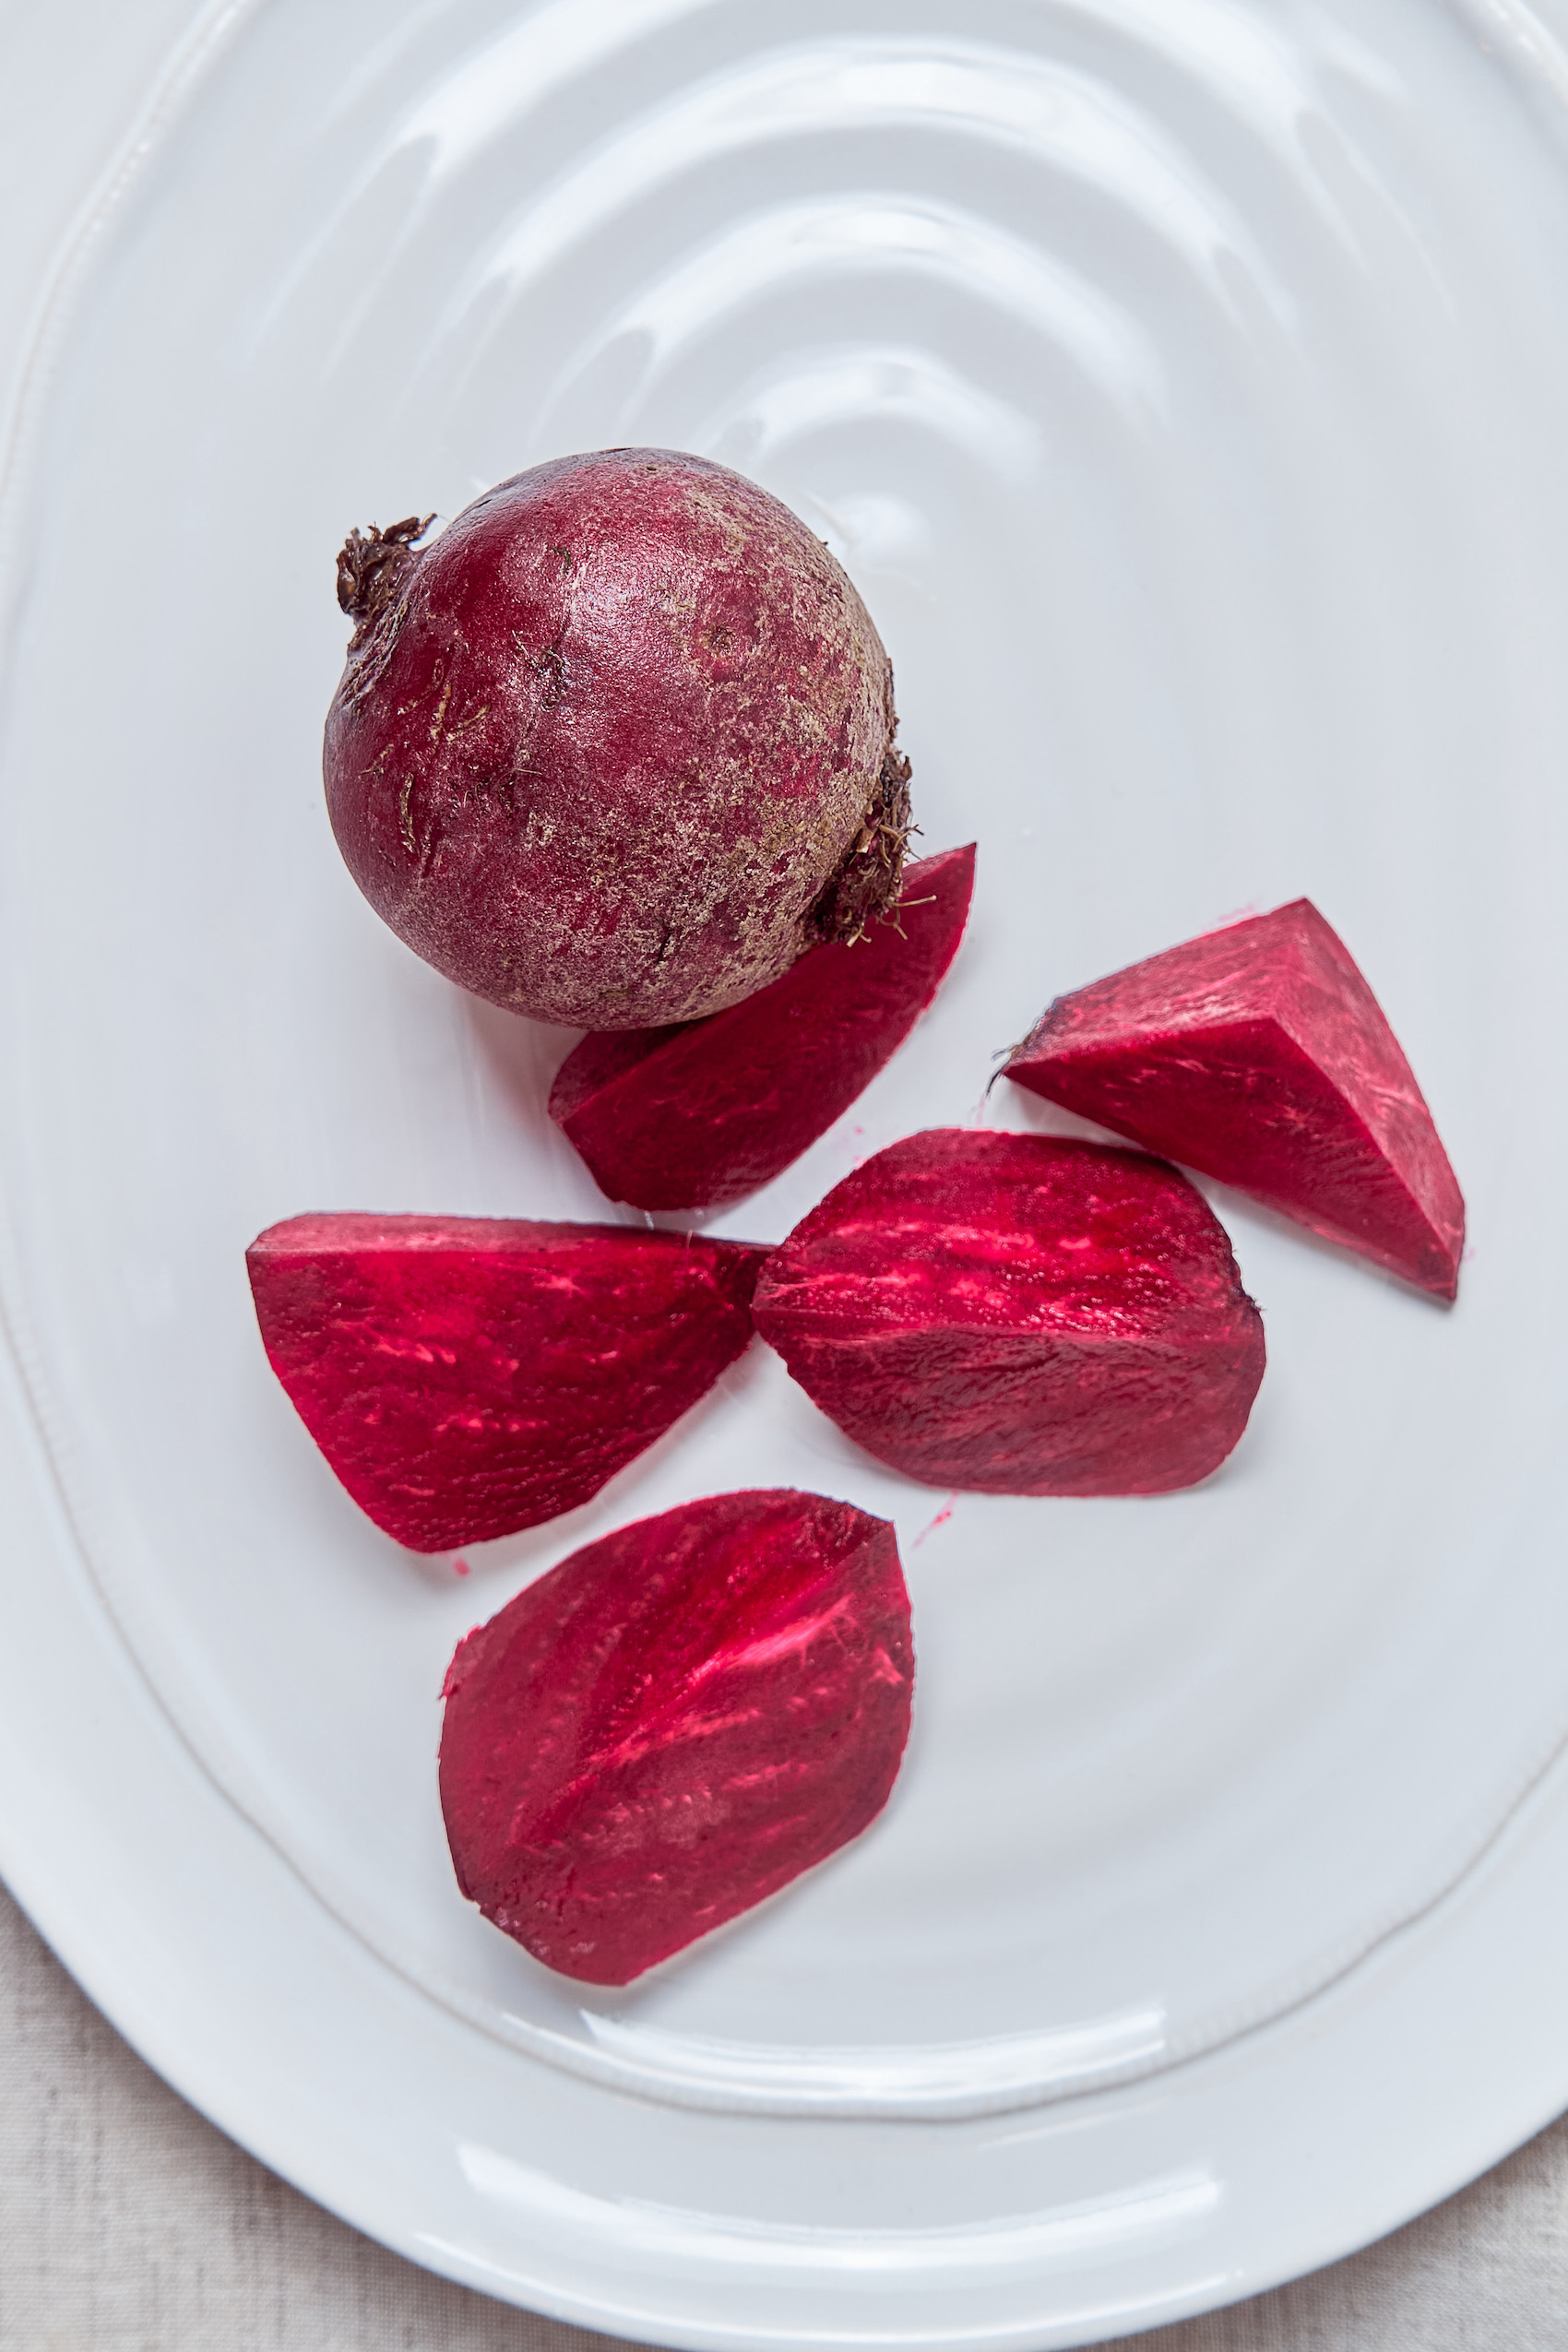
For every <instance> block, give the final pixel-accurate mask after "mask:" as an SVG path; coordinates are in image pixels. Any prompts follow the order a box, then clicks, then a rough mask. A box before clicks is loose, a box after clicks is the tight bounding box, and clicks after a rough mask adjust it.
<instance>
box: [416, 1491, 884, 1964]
mask: <svg viewBox="0 0 1568 2352" xmlns="http://www.w3.org/2000/svg"><path fill="white" fill-rule="evenodd" d="M913 1680H914V1655H913V1649H912V1645H911V1643H910V1638H909V1595H908V1593H907V1592H906V1591H905V1588H904V1577H903V1572H902V1570H901V1568H900V1567H899V1564H898V1551H897V1544H896V1543H895V1541H894V1536H893V1530H892V1528H891V1527H890V1526H887V1524H886V1523H885V1521H884V1520H881V1519H873V1518H870V1517H868V1516H867V1515H866V1514H865V1513H864V1512H863V1511H857V1510H855V1509H854V1508H853V1506H852V1505H851V1504H849V1503H829V1502H826V1501H825V1500H824V1499H823V1497H822V1496H820V1495H814V1494H798V1493H795V1492H792V1491H789V1490H787V1489H784V1490H775V1491H770V1492H767V1491H765V1492H760V1493H751V1494H721V1495H715V1496H713V1497H712V1498H711V1499H710V1500H708V1501H707V1502H702V1503H683V1504H682V1505H681V1506H680V1507H679V1509H677V1510H674V1511H666V1512H664V1513H663V1514H662V1515H660V1516H659V1518H656V1519H644V1520H641V1521H639V1522H638V1523H637V1525H636V1526H630V1527H623V1528H621V1529H620V1530H619V1532H618V1533H616V1534H614V1535H612V1536H605V1537H603V1538H601V1539H600V1541H599V1542H598V1543H591V1544H588V1545H587V1546H585V1548H584V1549H583V1550H581V1551H576V1552H574V1553H573V1554H572V1556H571V1558H570V1559H569V1560H565V1561H563V1562H562V1563H561V1565H560V1566H559V1567H558V1568H554V1569H552V1571H551V1573H550V1574H548V1575H547V1576H542V1577H540V1579H539V1581H538V1583H536V1584H532V1585H529V1586H528V1588H527V1590H526V1591H524V1592H521V1593H519V1594H518V1596H517V1599H516V1600H514V1601H511V1602H509V1603H508V1604H507V1606H506V1607H505V1609H504V1610H502V1611H501V1613H500V1615H499V1616H497V1617H493V1618H492V1619H491V1621H490V1622H489V1624H488V1625H481V1626H480V1627H479V1628H478V1630H477V1631H476V1632H474V1633H470V1634H469V1636H468V1638H467V1640H466V1641H464V1642H461V1643H460V1644H459V1645H458V1647H457V1656H456V1657H454V1658H453V1660H452V1665H451V1668H450V1670H449V1671H448V1673H447V1677H446V1685H445V1700H446V1714H445V1723H444V1725H443V1728H442V1734H441V1804H442V1810H443V1812H444V1813H445V1818H446V1835H447V1837H448V1839H449V1841H450V1844H451V1847H452V1859H453V1863H454V1866H455V1868H456V1870H457V1883H458V1884H459V1886H460V1887H461V1888H462V1890H463V1893H464V1894H465V1895H467V1896H468V1897H469V1901H470V1902H473V1903H477V1904H478V1905H479V1907H480V1908H481V1910H482V1911H483V1912H484V1914H485V1916H486V1918H490V1919H493V1920H494V1922H495V1924H496V1926H497V1927H498V1928H502V1929H504V1930H505V1932H506V1933H507V1934H508V1935H510V1936H515V1937H516V1938H517V1942H519V1943H521V1944H523V1945H525V1946H526V1948H527V1949H528V1950H529V1952H531V1953H532V1954H533V1955H534V1957H535V1958H536V1959H538V1960H542V1961H543V1962H544V1963H545V1965H546V1966H548V1967H552V1968H558V1969H560V1970H561V1971H562V1973H563V1974H564V1975H565V1976H568V1977H576V1978H579V1979H580V1980H581V1981H583V1982H585V1983H587V1984H596V1985H624V1984H628V1983H630V1981H631V1979H632V1978H634V1977H637V1976H640V1975H641V1974H642V1972H643V1970H644V1969H645V1968H651V1967H653V1966H656V1964H657V1963H658V1962H659V1961H660V1960H665V1959H668V1958H669V1956H670V1954H671V1953H674V1952H679V1951H681V1950H682V1949H683V1946H684V1945H686V1944H688V1943H691V1942H695V1939H696V1938H697V1937H698V1936H701V1935H706V1934H707V1932H708V1930H710V1929H712V1928H717V1927H719V1926H721V1925H722V1924H723V1922H724V1921H725V1920H726V1919H732V1918H735V1917H736V1915H737V1914H738V1913H739V1912H742V1911H746V1910H749V1909H750V1908H751V1907H752V1906H753V1905H754V1904H755V1903H760V1902H762V1901H763V1900H764V1899H765V1897H766V1896H767V1895H772V1894H774V1893H776V1892H777V1890H778V1888H779V1887H781V1886H787V1885H788V1884H789V1883H790V1880H791V1879H793V1878H798V1877H799V1875H800V1873H801V1872H802V1871H807V1870H810V1869H811V1868H812V1866H813V1864H814V1863H815V1862H820V1861H823V1860H824V1859H826V1857H827V1856H828V1855H829V1854H833V1853H836V1852H837V1849H838V1847H840V1846H843V1845H846V1844H847V1843H848V1841H849V1839H850V1838H851V1837H857V1836H858V1835H860V1833H861V1830H862V1829H864V1828H865V1827H866V1825H867V1823H869V1822H871V1821H873V1820H874V1819H875V1817H876V1815H877V1814H878V1813H879V1812H881V1811H882V1808H883V1806H884V1805H885V1803H886V1802H887V1798H888V1794H889V1792H890V1790H891V1788H892V1787H893V1782H894V1779H895V1776H897V1770H898V1764H899V1760H900V1758H901V1757H902V1755H903V1752H904V1746H905V1742H906V1740H908V1738H909V1697H910V1691H911V1687H912V1683H913Z"/></svg>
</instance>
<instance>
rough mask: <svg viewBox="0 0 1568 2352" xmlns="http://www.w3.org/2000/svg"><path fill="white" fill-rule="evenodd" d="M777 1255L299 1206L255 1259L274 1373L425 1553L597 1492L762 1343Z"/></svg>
mask: <svg viewBox="0 0 1568 2352" xmlns="http://www.w3.org/2000/svg"><path fill="white" fill-rule="evenodd" d="M765 1256H766V1251H764V1250H761V1249H754V1248H753V1247H752V1246H751V1244H750V1243H748V1242H742V1241H705V1240H701V1239H699V1238H697V1237H695V1236H693V1235H688V1234H684V1233H647V1232H636V1231H633V1230H631V1229H628V1228H626V1227H624V1226H619V1225H536V1224H529V1223H525V1222H523V1221H521V1220H518V1219H511V1218H482V1217H443V1218H435V1217H295V1218H290V1220H289V1221H288V1223H287V1224H284V1225H274V1226H273V1227H271V1229H269V1230H268V1231H267V1232H266V1233H263V1234H262V1235H261V1237H260V1239H259V1240H257V1241H253V1242H252V1244H251V1246H250V1248H249V1250H248V1251H247V1252H246V1253H245V1262H246V1264H247V1265H248V1266H249V1268H250V1277H251V1289H252V1291H253V1292H254V1294H255V1311H256V1317H257V1320H258V1321H259V1323H260V1324H261V1336H262V1338H263V1340H264V1341H265V1343H266V1347H267V1357H268V1360H270V1362H271V1365H272V1369H273V1371H274V1372H276V1373H277V1375H278V1377H279V1380H280V1381H281V1382H282V1384H283V1385H284V1387H285V1388H286V1389H287V1390H288V1392H289V1395H290V1397H291V1399H292V1401H293V1404H294V1406H295V1408H297V1410H298V1412H299V1415H300V1418H301V1420H303V1422H304V1425H305V1427H306V1428H307V1429H308V1430H309V1431H310V1433H311V1435H312V1437H314V1438H315V1442H316V1443H317V1444H318V1445H319V1446H320V1448H321V1450H322V1452H323V1453H324V1454H325V1455H326V1456H327V1460H328V1462H330V1463H331V1465H332V1467H333V1468H334V1469H335V1470H336V1471H337V1473H338V1476H339V1478H340V1479H342V1481H343V1484H344V1485H345V1486H346V1487H347V1488H348V1490H349V1492H350V1494H351V1495H352V1496H353V1498H354V1501H355V1502H356V1503H358V1504H359V1505H360V1508H361V1509H362V1510H363V1511H367V1512H368V1513H369V1514H370V1516H371V1517H372V1518H373V1519H374V1521H375V1524H376V1526H378V1527H384V1528H385V1529H386V1533H387V1534H388V1535H389V1536H395V1537H396V1538H397V1539H398V1542H399V1543H402V1544H408V1545H409V1546H410V1548H411V1549H412V1550H415V1551H445V1550H450V1549H452V1547H453V1546H455V1545H457V1544H464V1543H482V1542H483V1541H484V1539H485V1538H486V1537H489V1536H505V1535H512V1534H514V1533H515V1532H516V1531H517V1528H519V1527H531V1526H537V1525H538V1523H539V1521H540V1520H541V1519H553V1518H554V1517H555V1516H556V1515H557V1514H558V1513H560V1512H562V1511H571V1510H574V1509H575V1508H576V1505H577V1504H578V1503H586V1502H587V1501H588V1497H589V1496H590V1495H593V1494H597V1493H598V1491H599V1490H600V1487H601V1486H602V1485H603V1484H604V1482H605V1480H606V1479H610V1478H613V1476H614V1474H615V1472H616V1471H617V1470H619V1469H621V1468H622V1467H624V1465H625V1464H626V1463H627V1462H629V1461H631V1460H632V1458H633V1456H634V1455H637V1454H640V1453H641V1452H642V1450H643V1448H644V1447H645V1446H646V1445H651V1444H652V1443H653V1441H654V1439H655V1438H656V1437H659V1436H661V1435H662V1433H663V1432H664V1431H665V1430H667V1429H668V1428H669V1427H670V1424H671V1421H674V1420H679V1418H680V1416H681V1415H682V1414H683V1412H685V1410H686V1409H687V1408H688V1406H691V1405H695V1403H696V1401H697V1398H698V1397H699V1396H702V1394H703V1393H704V1391H705V1390H706V1389H707V1388H709V1387H711V1386H712V1384H713V1383H714V1381H716V1380H717V1379H718V1377H719V1373H720V1372H722V1371H723V1370H724V1367H725V1365H726V1364H730V1363H733V1361H734V1360H735V1358H736V1357H737V1356H738V1355H740V1353H741V1352H742V1348H744V1347H745V1345H746V1343H747V1341H748V1340H749V1339H750V1337H751V1333H752V1324H751V1315H750V1313H749V1306H750V1301H751V1295H752V1289H753V1287H754V1283H755V1281H756V1276H757V1268H758V1266H759V1265H761V1263H762V1260H763V1259H764V1257H765Z"/></svg>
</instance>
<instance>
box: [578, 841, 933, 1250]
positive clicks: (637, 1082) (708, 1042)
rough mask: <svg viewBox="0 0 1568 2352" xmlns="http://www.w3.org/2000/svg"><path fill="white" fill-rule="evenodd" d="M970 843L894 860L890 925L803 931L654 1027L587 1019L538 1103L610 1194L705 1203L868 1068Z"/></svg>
mask: <svg viewBox="0 0 1568 2352" xmlns="http://www.w3.org/2000/svg"><path fill="white" fill-rule="evenodd" d="M974 879H975V852H974V845H973V843H972V842H971V843H970V845H969V846H968V849H944V851H943V852H942V853H941V855H940V856H938V857H934V858H921V861H920V862H919V863H918V864H916V865H910V866H907V867H906V868H905V873H904V883H905V895H904V898H903V901H902V904H901V906H900V909H899V911H898V917H897V923H898V928H897V929H896V928H895V927H894V924H893V923H892V922H890V921H885V922H873V924H872V925H871V927H870V928H869V930H868V931H867V932H866V933H865V936H864V937H863V938H862V939H861V940H859V941H857V943H856V944H855V945H854V946H852V947H841V946H836V945H835V946H826V947H814V948H812V949H810V950H809V951H808V952H807V953H806V954H805V955H804V956H802V957H801V958H800V960H799V962H798V963H796V964H793V965H791V966H790V969H789V970H788V971H787V972H786V973H785V974H784V976H783V978H782V979H781V980H774V981H773V982H772V983H771V984H770V985H769V986H768V987H766V988H764V989H760V990H759V991H758V992H757V993H756V994H755V995H754V996H748V997H747V998H745V999H744V1001H743V1002H742V1004H734V1005H731V1008H730V1010H729V1011H728V1012H726V1013H715V1014H714V1015H713V1016H711V1017H710V1018H709V1019H707V1020H706V1021H692V1022H687V1023H685V1024H684V1025H683V1026H678V1027H676V1028H662V1029H596V1030H592V1031H590V1032H589V1034H588V1036H587V1037H585V1038H584V1039H583V1040H582V1042H581V1043H580V1044H579V1045H577V1046H575V1047H574V1048H573V1050H572V1051H571V1052H570V1053H569V1054H568V1055H567V1056H566V1059H565V1061H564V1062H563V1063H562V1064H561V1067H560V1069H559V1070H558V1071H557V1073H556V1076H555V1084H554V1086H553V1087H552V1089H551V1095H550V1115H551V1117H552V1119H553V1120H554V1121H555V1123H556V1124H557V1126H558V1127H560V1128H561V1129H562V1131H563V1133H564V1134H566V1135H567V1136H568V1137H569V1138H570V1139H571V1141H572V1143H573V1144H574V1145H575V1146H576V1148H577V1150H578V1151H579V1152H580V1153H581V1155H582V1157H583V1158H584V1159H585V1160H586V1161H587V1163H588V1169H589V1171H590V1172H591V1174H592V1176H593V1180H594V1182H595V1183H596V1184H597V1185H598V1186H599V1188H600V1192H601V1193H604V1194H607V1195H608V1196H609V1198H610V1199H612V1200H617V1201H630V1202H631V1203H632V1204H633V1205H634V1206H636V1207H637V1208H712V1207H716V1206H719V1203H721V1202H724V1201H734V1200H739V1199H740V1198H741V1197H742V1194H746V1193H752V1192H755V1191H756V1190H757V1188H758V1186H759V1185H763V1184H766V1183H769V1182H772V1180H773V1178H774V1177H775V1176H777V1175H778V1174H779V1173H780V1171H781V1170H784V1169H786V1168H788V1166H789V1165H790V1161H791V1160H792V1159H798V1158H800V1156H801V1154H802V1152H803V1151H804V1150H805V1149H806V1147H807V1146H808V1145H810V1144H814V1142H815V1141H816V1139H817V1137H818V1136H819V1135H821V1134H826V1131H827V1129H828V1128H829V1127H831V1126H832V1124H833V1122H834V1121H835V1120H836V1119H837V1118H838V1117H839V1116H840V1114H841V1113H842V1112H843V1111H847V1110H848V1109H849V1105H850V1103H851V1102H853V1101H854V1099H855V1097H856V1096H857V1095H858V1094H860V1093H861V1092H862V1091H863V1090H864V1088H865V1087H868V1086H869V1085H870V1084H871V1081H872V1080H873V1078H874V1077H875V1075H876V1074H877V1072H878V1071H879V1070H880V1069H881V1068H882V1065H883V1063H885V1062H886V1061H887V1060H888V1059H889V1058H890V1056H891V1055H892V1054H893V1052H894V1051H895V1050H896V1049H897V1047H898V1046H899V1045H901V1044H902V1042H903V1040H904V1039H905V1038H906V1037H908V1035H909V1031H910V1030H911V1029H912V1028H913V1027H914V1025H915V1023H916V1021H917V1020H918V1019H919V1017H920V1016H921V1013H922V1012H923V1011H924V1009H925V1007H926V1006H927V1005H928V1004H930V1003H931V1000H932V997H933V996H934V995H935V994H936V992H937V989H938V988H939V987H940V985H941V983H942V980H943V978H944V974H945V973H946V970H947V968H948V966H949V965H950V964H951V963H952V961H953V958H954V956H956V954H957V952H958V943H959V941H960V940H961V939H962V937H963V935H964V925H965V923H966V921H968V912H969V899H970V896H971V894H972V892H973V889H974Z"/></svg>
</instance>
